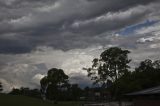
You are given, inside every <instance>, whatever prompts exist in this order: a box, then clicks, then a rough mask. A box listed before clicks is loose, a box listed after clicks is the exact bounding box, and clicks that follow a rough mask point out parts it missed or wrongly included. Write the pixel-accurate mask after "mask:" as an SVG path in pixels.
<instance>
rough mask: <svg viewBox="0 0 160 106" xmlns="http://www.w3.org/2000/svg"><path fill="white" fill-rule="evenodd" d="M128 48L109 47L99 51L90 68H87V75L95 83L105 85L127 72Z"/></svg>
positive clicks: (128, 61)
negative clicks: (98, 55)
mask: <svg viewBox="0 0 160 106" xmlns="http://www.w3.org/2000/svg"><path fill="white" fill-rule="evenodd" d="M128 53H130V52H129V51H128V50H122V49H121V48H118V47H111V48H109V49H107V50H105V51H104V52H102V53H101V55H100V58H95V59H94V60H93V65H92V67H91V68H87V72H88V76H89V77H91V79H92V80H94V81H95V84H97V83H98V84H100V85H102V86H106V85H107V83H108V84H109V85H110V83H111V82H112V83H113V82H115V81H116V80H117V79H118V78H119V77H121V76H122V75H124V74H125V73H127V72H128V68H129V65H128V64H129V63H130V61H131V60H130V59H128Z"/></svg>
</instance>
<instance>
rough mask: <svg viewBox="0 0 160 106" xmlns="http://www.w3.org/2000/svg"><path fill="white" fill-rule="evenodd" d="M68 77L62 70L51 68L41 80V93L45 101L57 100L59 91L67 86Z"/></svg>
mask: <svg viewBox="0 0 160 106" xmlns="http://www.w3.org/2000/svg"><path fill="white" fill-rule="evenodd" d="M68 78H69V77H68V76H67V75H66V74H65V73H64V71H63V70H62V69H57V68H52V69H50V70H49V71H48V73H47V76H45V77H44V78H42V79H41V81H40V83H41V91H42V93H43V95H44V96H45V98H46V99H49V100H55V101H56V100H58V99H59V96H60V91H61V90H64V89H65V88H66V87H67V85H68Z"/></svg>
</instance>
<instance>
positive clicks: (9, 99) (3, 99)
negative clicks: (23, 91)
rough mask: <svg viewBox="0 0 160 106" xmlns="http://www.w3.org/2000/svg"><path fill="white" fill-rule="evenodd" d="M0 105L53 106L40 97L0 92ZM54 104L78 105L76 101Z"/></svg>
mask: <svg viewBox="0 0 160 106" xmlns="http://www.w3.org/2000/svg"><path fill="white" fill-rule="evenodd" d="M0 106H54V105H53V104H52V103H50V102H45V101H43V100H40V99H35V98H30V97H25V96H15V95H5V94H0ZM55 106H79V104H78V103H76V102H59V103H58V104H57V105H55Z"/></svg>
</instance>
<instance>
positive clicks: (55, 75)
mask: <svg viewBox="0 0 160 106" xmlns="http://www.w3.org/2000/svg"><path fill="white" fill-rule="evenodd" d="M129 53H130V51H128V50H123V49H121V48H118V47H111V48H109V49H107V50H105V51H104V52H102V53H101V54H100V57H99V58H95V59H94V60H93V64H92V66H91V67H89V68H83V69H84V70H86V71H87V72H88V77H90V78H91V80H93V82H94V83H93V84H94V85H96V87H92V88H90V87H86V88H85V89H81V88H80V87H79V85H78V84H70V83H69V81H68V79H69V76H68V75H66V74H65V73H64V71H63V70H62V69H57V68H52V69H50V70H49V71H48V73H47V76H45V77H44V78H42V79H41V81H40V84H41V88H40V90H38V89H29V88H23V87H22V88H20V89H17V88H13V90H12V91H11V92H10V93H9V94H11V95H23V96H30V97H34V98H42V99H43V100H49V101H52V102H54V103H57V102H58V101H80V100H98V98H97V97H100V98H101V100H102V99H103V100H106V99H109V100H118V99H120V98H121V97H122V96H123V94H126V93H129V92H133V91H137V90H142V89H146V88H149V87H153V86H158V85H160V60H150V59H146V60H144V61H142V62H140V64H139V66H137V67H136V68H135V69H134V71H133V69H132V71H131V69H130V66H129V63H130V62H131V59H129V58H128V54H129ZM2 85H3V84H1V83H0V91H2V90H3V87H2ZM5 97H6V96H4V98H5ZM12 97H13V96H11V98H12ZM16 97H17V98H18V96H16ZM95 98H96V99H95ZM18 99H19V100H21V98H18ZM34 100H35V101H38V100H37V99H34ZM27 101H28V102H29V103H30V100H27ZM27 101H26V102H27ZM41 102H42V101H41ZM60 103H61V102H60ZM5 106H6V105H5ZM39 106H40V105H39ZM46 106H50V104H47V105H46ZM72 106H73V105H72Z"/></svg>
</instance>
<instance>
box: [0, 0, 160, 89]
mask: <svg viewBox="0 0 160 106" xmlns="http://www.w3.org/2000/svg"><path fill="white" fill-rule="evenodd" d="M159 5H160V2H159V0H134V1H131V0H111V1H110V0H45V1H44V0H0V27H1V29H0V57H1V60H0V73H1V74H0V80H1V81H2V82H3V83H4V85H5V87H6V88H7V89H10V88H12V87H13V86H15V87H20V86H29V87H37V86H39V80H40V78H41V77H43V76H44V75H45V74H46V72H47V70H48V69H49V68H52V67H57V68H63V69H64V70H65V71H66V73H67V74H69V75H70V76H71V77H72V78H71V82H78V83H81V85H83V86H84V85H87V84H89V83H90V81H89V79H87V77H86V78H83V77H84V75H85V74H86V73H85V72H84V71H82V68H83V67H85V66H89V65H90V64H91V61H92V59H93V58H94V57H98V56H99V54H100V53H101V52H102V51H103V49H104V48H107V47H110V46H119V47H122V48H125V49H129V50H131V51H132V53H131V55H130V57H131V58H133V60H134V61H133V63H132V65H133V66H135V65H136V64H137V63H138V62H139V61H141V60H143V59H145V58H151V59H157V58H158V57H159V54H158V51H159V50H160V49H159V45H160V29H159V28H160V23H159V21H160V20H159V17H160V12H159V11H157V10H159V9H160V6H159ZM152 22H153V23H152ZM142 23H143V24H142ZM151 23H152V24H151ZM75 76H79V77H78V78H77V77H75ZM85 82H86V84H84V83H85Z"/></svg>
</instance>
